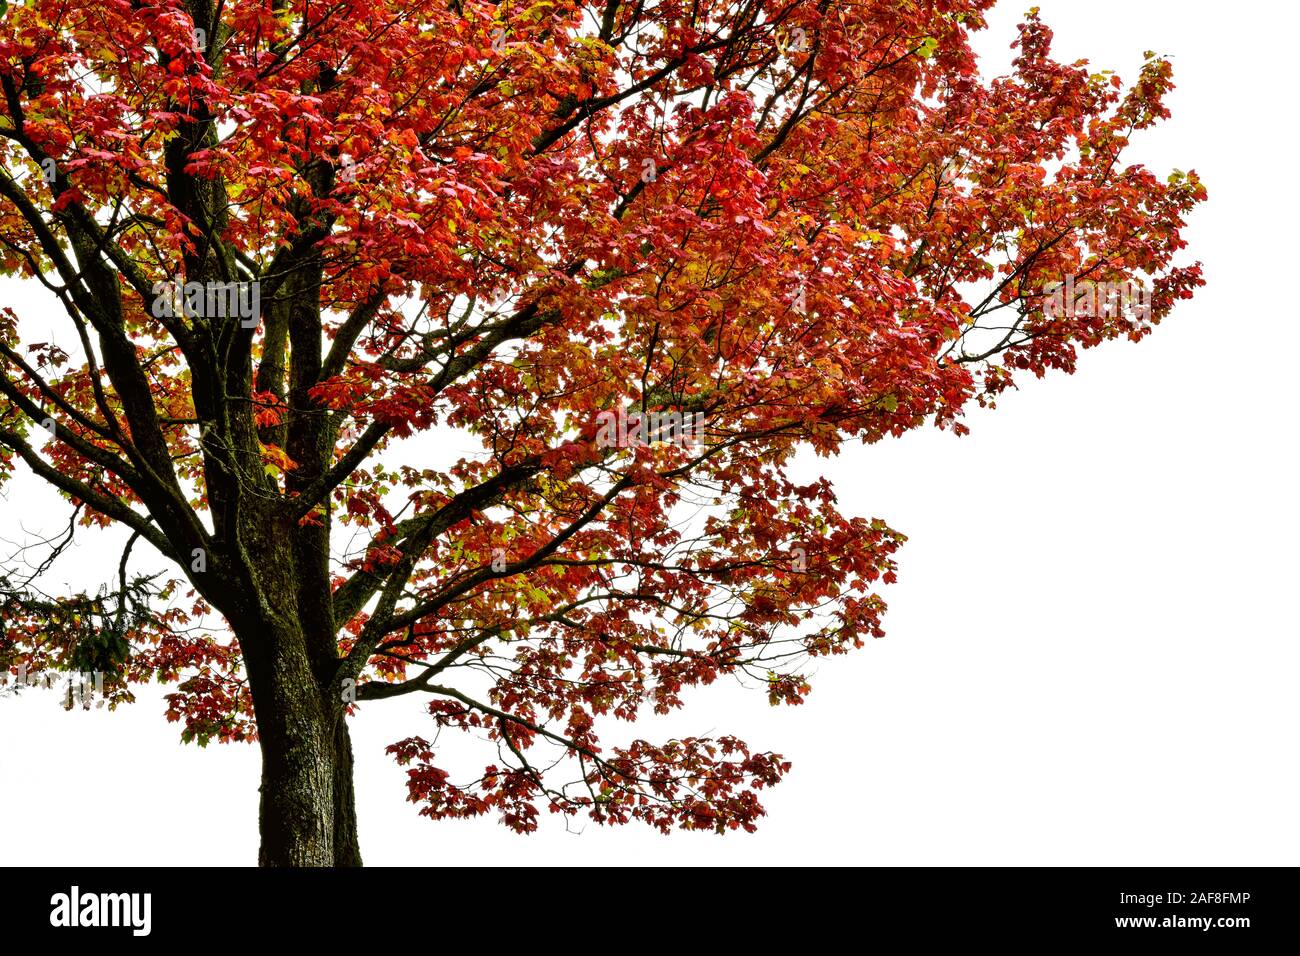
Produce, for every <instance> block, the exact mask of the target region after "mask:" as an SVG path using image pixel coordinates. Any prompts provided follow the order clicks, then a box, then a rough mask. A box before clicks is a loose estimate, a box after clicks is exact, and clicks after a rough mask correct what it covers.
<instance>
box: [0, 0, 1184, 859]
mask: <svg viewBox="0 0 1300 956" xmlns="http://www.w3.org/2000/svg"><path fill="white" fill-rule="evenodd" d="M991 2H992V0H933V2H925V3H897V2H894V0H888V2H886V0H868V2H862V3H857V4H842V3H828V2H824V0H823V2H815V3H814V2H808V0H773V2H769V0H718V2H709V3H698V2H697V3H689V4H687V3H678V2H675V0H658V2H653V3H644V2H637V3H629V2H625V0H602V2H599V3H594V4H582V3H569V2H566V0H556V2H549V0H548V2H538V3H533V4H528V3H521V4H514V5H507V4H493V3H489V2H485V0H451V2H450V3H448V2H446V0H441V2H429V0H414V2H411V0H401V2H398V0H364V2H362V0H336V2H332V3H326V4H307V3H304V2H296V0H229V2H226V0H221V2H217V0H160V2H145V0H93V2H88V0H30V2H28V3H26V4H24V5H21V6H19V5H16V4H15V5H11V6H9V8H8V9H7V12H5V14H4V20H3V24H4V28H3V31H0V88H2V92H3V100H4V106H3V113H2V114H0V141H2V142H3V147H2V150H3V152H2V155H3V173H2V174H0V262H2V264H3V268H4V271H5V272H6V273H7V274H10V275H13V274H17V275H21V276H23V277H27V278H29V279H33V280H36V281H39V282H40V283H42V284H43V286H44V287H45V289H47V290H48V292H49V294H50V295H51V296H53V297H54V299H57V302H58V305H59V306H60V307H61V310H62V316H63V317H64V318H65V319H66V326H65V328H64V330H63V331H62V332H61V333H59V334H60V336H61V337H60V338H59V339H58V340H57V341H53V340H51V341H42V342H32V341H30V338H31V336H30V333H28V332H27V331H26V330H25V328H24V325H23V321H22V317H20V316H18V315H16V314H15V313H14V312H13V311H12V310H9V309H6V310H4V314H3V317H2V318H0V393H2V394H3V399H2V400H3V405H0V477H3V476H7V475H8V474H11V473H12V472H13V470H14V469H15V468H18V467H25V468H27V469H30V470H31V471H32V472H34V473H35V474H36V475H38V476H40V477H41V478H43V479H44V480H45V481H47V482H48V483H49V484H51V485H53V486H54V487H55V488H56V489H58V490H59V491H60V492H61V493H62V494H63V495H64V496H65V497H66V498H67V500H68V501H69V503H70V504H71V506H72V507H73V509H74V515H73V523H72V524H71V525H70V529H72V528H73V527H74V526H75V525H78V524H79V525H92V526H109V525H121V526H125V528H126V529H128V530H129V532H130V536H131V537H130V543H129V544H128V545H127V549H126V551H125V553H123V554H122V556H121V558H120V560H119V561H118V568H117V570H118V574H117V576H116V580H115V582H113V583H111V584H107V585H105V587H104V588H102V589H101V591H100V593H99V594H98V596H90V595H86V594H79V595H71V596H66V597H55V596H50V595H45V594H42V593H40V592H39V591H38V590H37V588H36V584H35V579H34V578H31V577H30V576H29V577H25V578H22V579H19V578H18V577H17V576H16V575H15V574H13V573H12V572H10V573H7V574H6V575H5V578H4V582H3V585H4V586H3V589H2V590H0V594H2V596H3V600H4V603H5V608H6V623H5V629H4V644H3V646H0V654H3V658H0V661H2V662H3V663H4V664H6V665H8V667H9V669H10V670H11V671H12V670H13V669H14V668H16V667H18V666H19V662H20V661H21V662H22V666H24V667H28V668H32V669H33V670H34V671H41V670H47V671H48V670H51V669H54V670H58V669H63V670H68V669H93V670H95V671H97V672H100V673H104V674H106V676H107V679H106V683H105V686H104V689H103V694H104V695H105V696H106V697H107V698H108V699H109V701H110V703H117V702H120V701H123V700H129V699H131V692H130V689H129V688H130V686H131V685H132V684H133V683H138V682H142V681H149V680H153V679H158V680H165V681H171V682H175V684H176V687H175V691H174V693H172V694H170V695H169V698H168V699H169V701H170V708H169V711H168V715H167V716H168V718H169V719H172V720H177V721H181V722H182V723H183V736H184V737H185V739H187V740H190V739H192V740H197V741H198V742H200V743H206V742H207V741H209V740H211V739H218V740H221V741H239V740H256V741H257V743H258V744H259V745H260V747H261V753H262V758H263V770H262V785H261V811H260V819H261V833H262V849H261V854H260V860H261V862H262V863H263V864H268V865H330V864H334V865H348V864H359V863H360V861H361V856H360V851H359V846H358V840H357V830H356V820H355V812H354V808H353V774H352V756H351V747H350V743H349V740H348V729H347V716H348V715H349V714H350V713H352V712H353V710H354V708H355V707H356V706H358V705H359V703H361V702H367V701H377V700H381V699H385V698H391V697H395V696H399V695H408V694H419V695H427V697H428V699H429V703H428V710H429V714H430V716H431V719H432V722H433V724H434V726H435V727H436V728H438V729H446V728H454V729H459V730H463V731H466V732H469V733H470V734H473V735H477V736H480V737H482V738H484V739H486V740H488V741H490V742H491V745H494V746H495V749H496V753H495V755H492V754H489V755H488V756H489V757H492V756H494V757H495V759H494V760H493V762H491V763H488V764H487V765H486V766H484V768H483V769H482V770H481V772H479V773H478V774H477V776H474V775H473V774H472V773H471V774H469V775H468V777H465V776H464V775H461V776H457V775H456V774H453V773H452V772H451V771H449V770H448V769H446V768H445V767H443V766H440V765H439V763H438V758H437V756H436V754H435V752H434V745H433V744H431V743H429V742H428V740H426V739H425V738H424V737H420V736H412V737H411V738H409V739H406V740H402V741H400V742H398V743H395V744H394V745H393V746H392V747H391V748H389V749H390V751H391V752H392V753H393V754H394V756H395V757H396V759H398V760H399V761H400V762H401V763H402V764H404V765H407V766H408V774H409V788H410V798H411V800H412V801H414V802H417V803H418V804H420V805H421V811H420V812H421V813H423V814H425V815H427V816H430V817H432V818H435V819H440V818H446V817H460V816H473V815H479V814H488V813H494V814H499V815H500V818H501V819H502V820H503V821H504V822H505V823H506V824H507V825H509V826H510V827H512V828H514V829H516V830H519V831H523V832H527V831H530V830H533V829H534V828H535V827H536V826H537V825H538V816H539V813H540V811H542V810H546V811H550V812H556V813H560V814H565V815H578V814H583V815H589V816H590V817H591V818H594V819H595V820H597V821H600V822H604V823H625V822H628V821H630V820H641V821H644V822H646V823H648V824H650V825H652V826H655V827H658V828H660V829H663V830H665V831H666V830H668V829H670V828H673V827H684V828H691V829H694V828H711V829H716V830H718V831H719V832H722V831H725V830H727V829H729V828H730V829H735V828H738V827H743V828H745V829H747V830H748V829H752V828H753V827H754V826H755V822H756V820H757V819H758V818H759V817H760V816H761V814H762V813H763V810H762V807H761V805H760V802H759V799H758V798H759V796H760V791H761V790H762V788H765V787H767V786H770V785H772V784H774V783H776V782H778V781H779V780H780V778H781V777H782V775H783V774H784V773H785V772H786V771H787V770H788V769H789V767H790V764H789V763H788V762H787V761H786V759H785V758H784V757H782V756H780V755H777V754H772V753H765V752H760V751H757V750H753V749H751V748H749V747H748V746H747V745H746V744H745V743H743V742H742V741H740V740H738V739H735V738H733V737H726V736H724V737H720V738H717V739H704V738H685V739H678V740H671V741H667V742H664V743H652V742H649V741H646V740H642V739H636V740H633V741H631V742H630V743H625V744H621V745H620V744H615V743H609V742H608V741H607V738H609V737H611V736H616V735H617V734H618V733H619V732H620V731H619V729H618V725H617V724H615V723H614V721H616V720H622V721H633V720H635V719H636V718H637V717H638V715H642V714H645V713H649V712H655V713H666V712H669V711H671V710H673V709H676V708H679V707H681V706H682V705H683V701H684V695H685V694H686V692H687V691H688V689H690V688H696V687H699V686H701V685H707V684H711V683H713V682H714V681H716V680H719V679H721V678H724V677H730V678H737V679H740V680H741V681H742V682H752V683H754V684H756V685H757V686H759V687H761V688H763V689H764V690H765V691H766V693H767V695H768V696H769V698H770V700H771V702H772V703H773V704H798V703H799V702H801V701H802V700H803V698H804V696H805V695H806V694H807V692H808V689H809V688H808V684H807V682H806V680H805V678H804V677H803V676H802V675H803V673H804V671H805V669H806V665H807V662H808V660H809V658H813V657H822V656H827V655H834V654H840V653H844V652H846V651H848V650H850V649H852V648H854V647H858V646H861V645H862V643H863V642H864V640H865V639H866V638H867V637H869V636H875V637H879V636H880V635H881V634H882V631H881V614H882V612H883V611H884V608H885V605H884V602H883V601H882V600H881V598H880V596H879V595H878V594H877V593H876V591H875V588H876V587H877V585H878V583H879V582H886V583H887V582H890V581H892V580H893V579H894V574H895V570H896V569H895V551H896V549H897V548H898V546H899V544H900V543H901V542H902V541H903V536H902V535H900V534H898V533H896V532H895V531H893V530H891V529H890V528H889V527H888V526H887V525H886V524H885V523H884V522H883V521H881V520H879V519H870V520H867V519H864V518H861V517H850V516H846V515H842V514H841V513H840V512H839V511H838V510H837V507H836V498H835V494H834V491H833V489H832V488H831V486H830V484H829V482H827V481H826V480H819V481H815V482H813V483H811V484H808V485H797V484H795V483H794V482H792V481H791V480H790V478H789V477H788V466H789V464H790V461H791V458H792V456H793V455H794V453H795V452H796V450H797V449H799V448H800V447H804V446H807V447H811V448H812V449H814V450H815V451H816V452H817V453H819V454H822V455H831V454H834V453H836V451H837V450H838V448H839V447H840V445H841V444H842V443H843V442H845V441H848V440H854V439H859V440H862V441H866V442H874V441H878V440H880V439H882V438H884V437H886V436H889V435H899V434H901V433H903V432H905V431H907V430H909V429H912V428H916V427H918V426H921V425H923V424H926V423H935V424H937V425H938V426H939V427H941V428H952V429H953V430H954V431H955V432H957V433H958V434H961V433H963V432H964V431H965V428H964V426H963V425H962V424H961V422H960V417H961V415H962V413H963V410H964V409H965V408H966V407H967V406H968V405H969V404H970V403H971V402H976V403H978V404H981V405H989V404H992V403H994V402H995V401H996V399H997V397H998V395H999V394H1000V393H1002V392H1003V391H1004V390H1005V389H1007V388H1009V387H1012V386H1013V385H1014V383H1015V381H1016V379H1017V377H1018V376H1020V375H1023V374H1025V373H1029V374H1033V375H1036V376H1041V375H1043V374H1044V373H1045V372H1046V371H1048V370H1050V369H1060V370H1064V371H1066V372H1071V371H1073V369H1074V365H1075V359H1076V355H1077V352H1078V350H1079V349H1080V348H1088V347H1091V346H1095V345H1097V344H1099V343H1101V342H1103V341H1107V340H1111V339H1117V338H1128V339H1131V340H1138V339H1140V338H1142V337H1143V336H1145V335H1147V334H1149V332H1150V331H1151V328H1152V326H1153V325H1155V324H1158V323H1159V321H1160V320H1161V319H1162V318H1163V317H1165V316H1166V315H1167V314H1168V313H1169V311H1170V309H1171V308H1172V306H1173V304H1174V302H1175V301H1176V300H1178V299H1180V298H1186V297H1188V296H1190V295H1191V294H1192V291H1193V289H1194V288H1195V287H1196V286H1197V285H1199V284H1200V283H1201V278H1200V268H1199V265H1195V264H1194V265H1186V266H1176V265H1175V264H1174V261H1173V260H1174V257H1175V255H1176V253H1177V252H1178V250H1179V249H1181V248H1182V246H1183V245H1184V242H1183V240H1182V239H1181V238H1180V230H1181V228H1182V227H1183V225H1184V217H1185V215H1186V213H1187V212H1188V211H1189V210H1190V209H1191V208H1192V207H1193V206H1194V205H1195V204H1196V203H1197V202H1199V201H1201V200H1202V199H1203V198H1204V196H1205V193H1204V190H1203V188H1202V186H1201V184H1200V182H1199V180H1198V179H1197V177H1196V175H1195V173H1181V172H1175V173H1173V174H1172V175H1170V176H1168V177H1167V178H1165V179H1161V178H1158V177H1157V176H1156V175H1154V174H1153V173H1151V172H1150V171H1148V170H1146V169H1145V168H1143V167H1141V166H1138V165H1131V164H1129V165H1126V164H1125V163H1123V162H1121V156H1122V154H1123V152H1124V150H1125V148H1126V147H1127V145H1128V142H1129V138H1130V136H1131V135H1132V134H1133V133H1134V132H1135V131H1137V130H1142V129H1145V128H1147V127H1150V126H1152V125H1153V124H1154V123H1156V122H1157V121H1158V120H1160V119H1162V118H1165V117H1166V116H1167V115H1168V112H1167V110H1166V109H1165V107H1164V105H1163V100H1164V97H1165V96H1166V94H1167V93H1168V91H1169V90H1170V89H1171V87H1172V83H1171V71H1170V67H1169V64H1168V63H1167V62H1166V61H1165V60H1164V59H1162V58H1159V57H1157V56H1155V55H1153V54H1148V55H1147V56H1146V60H1145V63H1144V65H1143V66H1142V67H1141V71H1140V75H1139V77H1138V79H1137V81H1136V82H1135V83H1134V84H1133V85H1132V86H1129V87H1125V86H1124V85H1123V84H1122V83H1121V81H1120V79H1119V78H1118V77H1117V76H1115V75H1113V74H1111V73H1110V72H1090V70H1089V69H1088V67H1087V65H1086V62H1082V61H1081V62H1079V63H1075V64H1060V63H1057V62H1055V61H1054V60H1053V59H1052V58H1051V56H1050V50H1049V45H1050V40H1051V31H1050V30H1049V29H1048V28H1047V27H1046V26H1045V25H1044V24H1043V23H1041V22H1040V20H1039V19H1038V17H1037V15H1036V13H1034V12H1031V13H1030V14H1029V15H1028V16H1027V19H1026V22H1025V23H1024V24H1022V26H1021V28H1020V32H1019V38H1018V40H1017V41H1016V43H1017V46H1018V55H1017V57H1016V59H1015V61H1014V69H1013V72H1012V74H1011V75H1009V76H1007V77H1004V78H1000V79H996V80H993V81H986V80H984V79H982V78H981V77H980V75H979V74H978V72H977V69H976V62H975V57H974V55H973V54H972V52H971V49H970V46H969V42H968V41H969V31H972V30H977V29H980V28H982V27H983V26H984V25H985V23H984V18H983V15H984V12H985V11H986V10H987V9H988V8H989V7H990V5H991ZM44 327H45V326H42V328H44ZM467 443H469V444H471V445H472V446H473V449H472V450H470V451H465V450H464V449H465V446H466V444H467ZM431 456H440V457H441V458H442V459H444V460H445V461H444V462H443V463H438V462H435V461H432V460H431ZM137 543H143V544H145V545H148V546H150V547H151V548H152V549H153V550H154V551H156V552H157V554H158V555H160V556H161V558H162V559H165V562H166V566H167V567H170V568H172V569H173V570H172V571H170V572H167V573H153V574H145V573H143V572H137V573H135V574H132V573H131V571H130V567H129V564H130V562H131V560H132V551H131V549H132V547H133V546H135V545H137ZM59 546H60V545H59V543H58V542H56V543H54V547H55V549H56V550H57V548H58V547H59ZM151 560H154V559H152V558H151ZM168 575H170V576H168ZM598 724H599V726H600V732H599V733H598ZM602 735H604V737H602Z"/></svg>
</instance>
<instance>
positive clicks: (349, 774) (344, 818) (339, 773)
mask: <svg viewBox="0 0 1300 956" xmlns="http://www.w3.org/2000/svg"><path fill="white" fill-rule="evenodd" d="M355 775H356V770H355V768H354V767H353V765H352V739H351V736H350V735H349V734H348V724H347V719H346V718H345V717H343V716H342V715H340V716H339V720H338V723H337V724H335V743H334V865H335V866H361V843H360V840H359V838H358V836H357V801H356V790H355V787H354V785H353V780H354V778H355Z"/></svg>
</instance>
